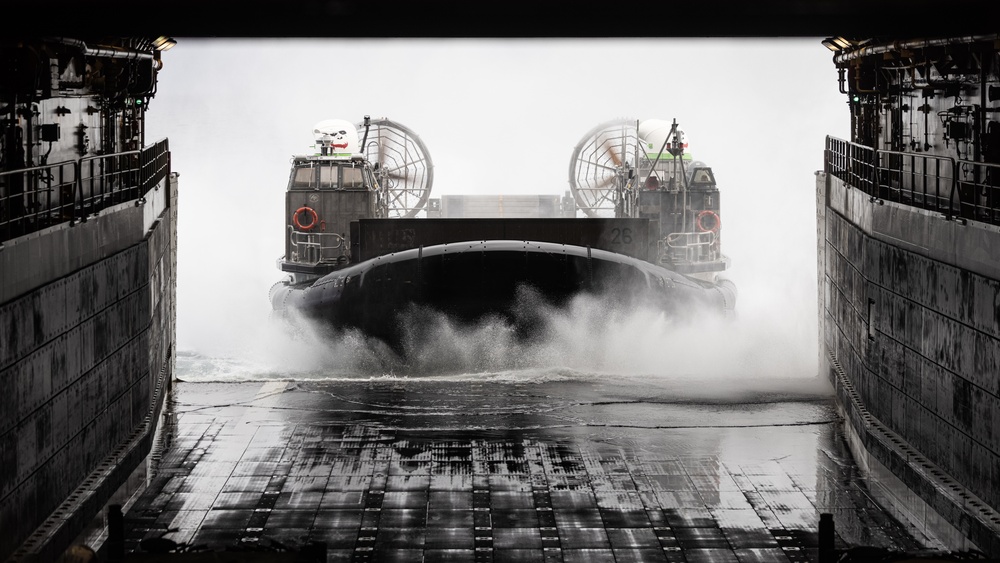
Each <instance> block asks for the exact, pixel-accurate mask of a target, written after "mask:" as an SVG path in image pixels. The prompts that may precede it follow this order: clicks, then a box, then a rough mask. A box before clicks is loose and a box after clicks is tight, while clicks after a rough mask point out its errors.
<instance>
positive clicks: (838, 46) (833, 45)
mask: <svg viewBox="0 0 1000 563" xmlns="http://www.w3.org/2000/svg"><path fill="white" fill-rule="evenodd" d="M822 43H823V46H824V47H826V48H827V49H829V50H831V51H834V52H836V51H842V50H844V49H847V48H850V47H853V46H854V43H852V42H851V41H850V40H848V39H844V38H843V37H827V38H826V39H824V40H823V41H822Z"/></svg>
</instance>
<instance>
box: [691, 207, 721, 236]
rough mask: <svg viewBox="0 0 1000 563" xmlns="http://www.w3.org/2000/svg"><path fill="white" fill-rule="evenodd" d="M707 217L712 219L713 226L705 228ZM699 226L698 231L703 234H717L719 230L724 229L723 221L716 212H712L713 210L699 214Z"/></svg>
mask: <svg viewBox="0 0 1000 563" xmlns="http://www.w3.org/2000/svg"><path fill="white" fill-rule="evenodd" d="M705 217H710V218H711V222H712V224H711V225H710V226H709V227H705V223H704V220H705ZM697 225H698V230H699V231H701V232H703V233H705V232H708V231H712V232H713V233H717V232H719V229H720V228H721V227H722V219H719V214H718V213H716V212H715V211H712V210H711V209H706V210H704V211H702V212H701V213H699V214H698V221H697Z"/></svg>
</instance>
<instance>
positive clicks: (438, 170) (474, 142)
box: [147, 38, 849, 354]
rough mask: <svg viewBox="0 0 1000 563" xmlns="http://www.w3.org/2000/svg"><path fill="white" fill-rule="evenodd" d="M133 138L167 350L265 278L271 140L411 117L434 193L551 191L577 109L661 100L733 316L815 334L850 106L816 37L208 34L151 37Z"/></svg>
mask: <svg viewBox="0 0 1000 563" xmlns="http://www.w3.org/2000/svg"><path fill="white" fill-rule="evenodd" d="M163 61H164V67H163V69H162V70H161V71H160V74H159V84H158V88H157V93H156V96H155V98H154V99H153V100H152V102H151V103H150V106H149V113H148V114H147V143H149V142H152V141H155V140H157V139H160V138H163V137H167V138H169V140H170V148H171V152H172V155H173V156H172V158H173V160H172V167H173V171H175V172H177V173H179V174H180V185H179V214H180V219H179V229H180V230H179V258H178V260H179V267H178V340H179V348H180V349H181V350H193V351H200V352H204V353H216V354H226V353H238V349H239V347H240V346H241V344H240V343H241V342H245V340H246V339H245V334H244V332H245V330H246V328H245V327H247V326H253V325H254V324H259V323H262V322H265V321H266V319H267V314H268V311H269V310H270V304H269V303H268V300H267V293H268V289H269V288H270V286H271V285H272V284H273V283H274V282H276V281H278V280H279V279H281V277H282V276H281V273H280V272H279V271H278V270H277V267H276V264H275V261H276V259H277V258H278V257H279V256H280V255H281V253H282V252H283V238H282V237H283V232H284V231H283V229H284V224H285V217H284V192H285V188H286V184H287V180H288V171H289V159H290V158H291V156H292V155H295V154H307V153H310V152H311V151H312V149H311V145H312V135H311V130H312V126H313V125H314V124H315V123H316V122H318V121H321V120H324V119H332V118H339V119H347V120H349V121H352V122H356V121H359V120H361V119H362V118H363V116H365V115H370V116H372V117H388V118H389V119H391V120H393V121H397V122H399V123H402V124H404V125H406V126H407V127H409V128H410V129H412V130H413V131H414V132H416V133H417V135H419V136H420V138H421V139H422V140H423V141H424V143H425V145H426V146H427V148H428V150H429V152H430V154H431V156H432V158H433V162H434V165H435V166H434V185H433V187H432V197H434V196H440V195H442V194H474V193H475V194H562V193H563V192H564V191H566V190H567V189H569V182H568V176H567V170H568V167H569V159H570V157H571V154H572V152H573V149H574V147H575V146H576V144H577V143H578V142H579V141H580V140H581V138H582V137H583V136H584V135H585V134H586V133H587V131H589V130H590V129H591V128H592V127H594V126H595V125H597V124H599V123H602V122H604V121H607V120H610V119H614V118H621V117H629V118H636V119H640V120H642V119H652V118H656V119H666V120H671V119H673V118H676V119H677V120H678V122H679V123H680V124H681V126H682V127H683V128H684V130H685V132H686V134H687V138H688V142H689V149H688V150H689V152H690V153H692V155H693V157H694V158H695V159H697V160H701V161H704V162H705V163H707V164H708V165H710V166H712V168H713V170H714V172H715V176H716V179H717V181H718V182H719V187H720V190H721V201H722V213H721V215H722V223H723V228H722V244H723V252H724V253H725V254H727V255H729V256H730V257H731V259H732V261H733V267H732V269H731V271H730V272H729V273H728V276H729V277H730V278H732V279H733V280H734V281H735V282H736V283H737V285H738V287H739V289H740V302H739V306H740V307H742V308H743V311H744V312H745V314H744V318H746V315H747V314H749V315H750V316H751V318H760V319H769V320H774V319H780V322H779V323H778V324H780V325H781V326H782V327H783V328H782V330H783V331H784V330H787V332H781V334H780V338H787V339H788V342H787V343H786V344H787V345H788V346H789V347H800V348H801V347H803V346H806V347H809V349H810V350H815V349H816V338H817V337H816V333H815V323H816V317H817V314H816V307H817V305H816V303H817V301H816V263H815V262H816V250H815V249H816V222H815V212H816V208H815V172H816V171H817V170H820V169H821V168H822V157H823V143H824V138H825V136H826V135H833V136H836V137H840V138H847V136H848V126H849V113H848V109H847V105H846V103H845V102H846V98H845V96H843V95H842V94H840V93H839V92H838V85H837V72H836V68H835V67H834V65H833V62H832V57H831V53H830V52H829V51H828V50H827V49H826V48H824V47H823V46H822V45H821V44H820V39H819V38H816V39H766V40H765V39H749V40H736V39H732V40H720V39H656V40H647V39H609V40H589V39H588V40H555V39H544V40H486V39H471V40H466V39H447V40H384V39H383V40H326V39H323V40H232V39H226V40H221V39H220V40H214V39H184V38H179V39H178V44H177V46H176V47H174V48H173V49H172V50H170V51H168V52H166V53H164V55H163Z"/></svg>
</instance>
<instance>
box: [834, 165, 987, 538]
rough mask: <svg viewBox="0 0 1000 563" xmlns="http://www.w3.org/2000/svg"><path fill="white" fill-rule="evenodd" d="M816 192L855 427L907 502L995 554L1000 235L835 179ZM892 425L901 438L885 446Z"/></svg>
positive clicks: (844, 395) (842, 387)
mask: <svg viewBox="0 0 1000 563" xmlns="http://www.w3.org/2000/svg"><path fill="white" fill-rule="evenodd" d="M818 187H819V189H820V190H821V191H823V190H826V193H825V194H823V196H824V197H822V198H821V200H820V201H821V203H824V204H825V209H824V213H822V214H821V217H823V219H824V224H823V225H822V226H821V228H820V229H819V232H820V234H821V235H822V236H823V237H824V240H823V241H821V242H822V243H823V245H824V248H823V251H822V252H821V253H820V259H821V260H822V263H821V264H820V273H821V278H820V286H821V288H822V289H821V313H822V318H821V330H822V336H821V338H822V341H821V345H822V346H823V347H824V348H825V350H826V351H827V352H828V354H829V357H830V358H831V361H829V362H827V363H828V364H829V365H830V373H831V379H832V381H833V383H834V384H835V386H836V387H837V389H838V394H839V396H840V399H841V404H842V405H843V407H844V410H845V412H846V414H847V416H848V420H849V423H850V424H851V425H853V426H854V428H855V430H856V431H857V432H858V434H859V435H860V436H861V441H862V442H863V443H864V447H865V455H870V456H872V457H873V459H875V460H877V461H878V462H879V463H880V464H881V465H884V466H885V467H889V468H891V469H892V471H893V473H894V474H895V475H896V477H898V479H899V480H900V481H901V482H903V483H905V484H906V486H907V487H909V488H910V489H911V491H912V493H909V494H911V495H916V496H917V497H920V498H921V499H922V502H924V503H925V504H926V505H928V506H930V507H931V508H933V509H934V510H935V511H937V512H938V513H939V514H940V515H941V516H943V517H944V519H945V520H947V521H949V522H950V523H951V525H952V526H954V527H955V528H957V529H958V530H959V531H960V532H962V533H963V534H965V535H966V537H968V538H969V539H970V540H971V541H972V542H973V543H975V544H976V545H977V546H979V548H980V549H981V550H983V551H986V552H988V553H992V554H993V555H994V556H995V555H998V554H1000V536H998V530H1000V527H998V523H1000V522H998V519H997V516H998V515H997V513H996V512H995V511H996V510H997V508H1000V489H998V488H997V486H996V484H997V483H998V482H1000V280H998V278H997V277H996V275H995V268H996V267H997V262H998V261H997V260H996V259H995V258H993V259H992V260H983V259H982V256H981V251H982V250H983V248H984V247H983V244H985V248H993V249H996V248H1000V233H997V232H996V231H995V230H992V229H990V228H988V227H981V226H980V227H976V226H973V225H971V224H970V225H965V226H957V225H956V224H955V222H954V221H946V220H945V219H944V218H943V217H940V216H937V217H935V216H933V215H931V214H928V213H927V212H924V211H922V210H917V209H907V208H905V207H903V206H897V205H893V204H885V205H873V204H872V203H871V202H869V201H868V196H867V195H865V194H864V193H862V192H860V191H859V190H854V189H851V188H849V187H846V186H844V185H843V184H842V183H841V182H840V181H839V180H838V179H836V178H833V177H824V176H821V178H820V182H819V183H818ZM906 225H909V231H910V233H909V236H907V237H905V238H903V237H902V235H901V234H900V233H896V232H895V231H896V230H897V228H898V227H901V226H906ZM917 231H921V232H919V233H918V232H917ZM956 233H958V234H956ZM961 233H965V234H964V235H963V234H961ZM917 240H920V241H921V242H923V243H924V245H916V244H912V243H911V242H908V241H917ZM990 262H992V264H990ZM834 366H836V369H834ZM836 373H842V374H843V378H844V379H843V380H841V378H840V376H837V375H836ZM867 417H872V418H867ZM883 426H884V427H885V428H887V429H888V430H889V432H891V433H893V434H894V435H895V438H893V440H895V441H897V442H898V444H893V443H890V445H891V447H887V446H886V445H885V443H884V441H881V440H879V439H876V437H875V435H874V434H873V432H872V428H875V427H883ZM897 446H898V447H899V448H900V449H899V451H897ZM935 473H937V475H935ZM929 477H930V479H929ZM937 477H941V478H942V479H941V481H940V482H936V481H935V480H934V479H935V478H937ZM949 483H950V484H949ZM896 496H899V497H901V498H903V497H906V494H901V493H900V494H896ZM977 498H978V499H979V500H976V499H977ZM904 511H905V509H904Z"/></svg>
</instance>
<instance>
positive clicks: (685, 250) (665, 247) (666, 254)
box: [656, 231, 721, 264]
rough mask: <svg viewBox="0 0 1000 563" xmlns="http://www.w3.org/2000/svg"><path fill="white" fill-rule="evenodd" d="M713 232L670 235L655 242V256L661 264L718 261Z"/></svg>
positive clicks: (717, 248)
mask: <svg viewBox="0 0 1000 563" xmlns="http://www.w3.org/2000/svg"><path fill="white" fill-rule="evenodd" d="M715 241H716V234H715V233H714V232H713V231H701V232H688V233H670V234H669V235H667V236H666V237H664V238H662V239H660V240H658V241H657V245H656V246H657V255H658V257H659V260H660V262H661V263H667V262H670V263H675V264H679V263H696V262H714V261H716V260H719V259H720V257H721V256H720V253H719V247H718V245H716V244H715Z"/></svg>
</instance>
